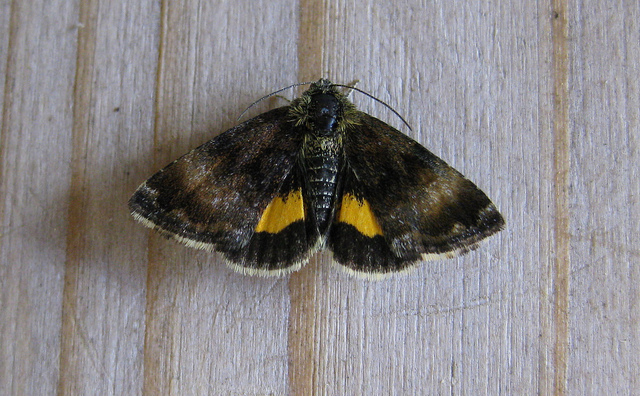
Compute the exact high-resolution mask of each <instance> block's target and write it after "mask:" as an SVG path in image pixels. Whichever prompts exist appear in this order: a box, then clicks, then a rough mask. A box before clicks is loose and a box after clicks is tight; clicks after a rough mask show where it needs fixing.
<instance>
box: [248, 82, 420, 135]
mask: <svg viewBox="0 0 640 396" xmlns="http://www.w3.org/2000/svg"><path fill="white" fill-rule="evenodd" d="M308 84H313V81H308V82H301V83H295V84H291V85H289V86H288V87H284V88H280V89H279V90H277V91H274V92H271V93H270V94H268V95H265V96H263V97H261V98H260V99H258V100H256V101H255V102H253V103H251V104H250V105H249V107H247V108H246V109H244V111H243V112H242V113H240V116H239V117H238V119H237V120H236V121H240V119H241V118H242V116H243V115H245V114H246V112H247V111H249V109H251V108H252V107H253V106H255V105H257V104H258V103H260V102H262V101H263V100H265V99H268V98H270V97H272V96H273V95H277V94H279V93H280V92H282V91H286V90H287V89H291V88H295V87H299V86H300V85H308ZM392 110H393V109H392ZM409 129H411V128H409Z"/></svg>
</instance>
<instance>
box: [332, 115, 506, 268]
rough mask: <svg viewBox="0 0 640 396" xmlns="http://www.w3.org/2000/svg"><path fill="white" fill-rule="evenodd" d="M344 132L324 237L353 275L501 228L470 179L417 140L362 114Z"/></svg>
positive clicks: (456, 250) (454, 248) (439, 253)
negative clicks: (336, 193)
mask: <svg viewBox="0 0 640 396" xmlns="http://www.w3.org/2000/svg"><path fill="white" fill-rule="evenodd" d="M359 114H360V117H359V121H358V123H357V124H356V125H354V126H353V127H352V128H353V129H352V130H350V131H348V132H347V133H346V136H345V144H344V147H345V152H346V166H345V174H344V176H343V177H344V179H343V188H342V197H341V199H340V200H339V201H340V202H339V207H338V211H337V213H336V216H335V220H334V224H333V225H332V228H331V232H330V235H329V239H328V244H329V247H330V248H331V250H332V251H333V254H334V258H335V260H336V261H337V262H338V263H340V264H342V265H344V266H346V267H347V268H348V269H350V270H352V271H355V272H366V273H387V272H392V271H399V270H402V269H405V268H407V267H409V266H411V265H412V264H413V263H415V262H417V261H419V260H430V259H436V258H440V257H453V256H455V255H457V254H460V253H464V252H467V251H468V250H470V249H473V248H475V246H476V244H477V243H478V242H479V241H480V240H482V239H484V238H486V237H488V236H490V235H492V234H494V233H496V232H498V231H499V230H501V229H502V228H503V227H504V220H503V218H502V216H501V215H500V213H499V212H498V210H497V209H496V207H495V206H494V205H493V203H492V202H491V201H490V200H489V198H487V196H486V195H485V194H484V193H483V192H482V191H480V189H478V187H476V186H475V185H474V184H473V183H472V182H471V181H469V180H468V179H466V178H465V177H464V176H463V175H462V174H460V173H459V172H458V171H456V170H455V169H453V168H452V167H450V166H449V165H447V164H446V163H445V162H444V161H442V160H441V159H440V158H438V157H436V156H435V155H434V154H432V153H431V152H429V151H428V150H427V149H425V148H424V147H423V146H422V145H420V144H419V143H418V142H416V141H414V140H413V139H411V138H409V137H407V136H406V135H404V134H402V133H400V132H399V131H397V130H396V129H394V128H393V127H391V126H389V125H387V124H385V123H384V122H382V121H380V120H378V119H376V118H374V117H372V116H369V115H367V114H365V113H359Z"/></svg>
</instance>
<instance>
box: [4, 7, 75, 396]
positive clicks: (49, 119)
mask: <svg viewBox="0 0 640 396" xmlns="http://www.w3.org/2000/svg"><path fill="white" fill-rule="evenodd" d="M76 11H77V4H76V3H75V2H73V1H29V2H13V3H11V4H9V3H8V2H2V5H1V6H0V13H1V14H2V16H1V17H0V21H1V22H0V23H1V26H0V35H1V36H2V39H1V40H2V44H0V63H1V64H2V66H0V71H2V79H1V80H0V81H2V85H1V88H2V99H1V100H2V106H3V107H2V120H1V127H0V389H2V390H1V391H0V393H3V394H14V395H36V394H53V393H55V391H56V388H57V386H58V381H59V378H60V376H59V357H60V324H61V306H62V291H63V282H62V281H63V277H64V263H65V246H66V243H65V242H66V241H65V239H66V238H65V235H66V232H67V224H68V220H67V213H68V205H69V202H68V196H69V182H70V177H71V172H70V168H69V161H70V158H71V125H72V113H71V111H70V109H71V107H72V104H73V100H72V93H73V79H74V72H75V52H76V47H75V44H76V37H77V26H76V19H75V13H76Z"/></svg>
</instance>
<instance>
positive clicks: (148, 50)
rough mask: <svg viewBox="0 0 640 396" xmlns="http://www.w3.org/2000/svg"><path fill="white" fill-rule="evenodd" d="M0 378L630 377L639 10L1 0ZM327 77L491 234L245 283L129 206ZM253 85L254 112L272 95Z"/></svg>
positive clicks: (120, 381) (414, 390)
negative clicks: (413, 261) (217, 141)
mask: <svg viewBox="0 0 640 396" xmlns="http://www.w3.org/2000/svg"><path fill="white" fill-rule="evenodd" d="M0 14H1V15H0V36H1V37H2V39H0V40H1V41H0V73H1V75H2V76H3V78H2V80H0V81H1V83H0V84H1V85H0V87H1V88H2V95H1V97H0V105H2V113H1V114H2V120H1V124H0V126H1V127H0V133H1V135H0V144H1V146H0V224H1V228H0V263H1V264H0V389H2V390H3V392H4V393H7V394H16V395H18V394H52V393H54V392H56V391H57V392H58V393H60V394H141V393H145V394H150V395H151V394H153V395H155V394H179V395H183V394H222V395H224V394H242V395H259V394H288V393H290V394H314V393H315V394H327V395H342V394H536V393H537V394H554V393H556V394H576V395H578V394H602V393H605V392H606V393H616V394H633V393H636V392H637V391H636V389H637V388H638V386H639V384H638V379H637V378H638V376H639V375H640V358H639V357H638V356H639V354H638V351H639V350H640V339H639V336H638V334H639V332H640V326H639V321H640V319H639V318H640V304H639V300H640V293H639V288H638V286H637V285H638V284H639V281H640V279H639V278H640V272H639V269H638V263H639V261H640V260H639V256H640V253H639V252H640V250H638V248H637V246H638V245H639V244H640V237H639V235H640V226H639V225H638V224H640V218H639V217H640V215H639V214H638V213H640V204H639V197H640V181H639V180H638V171H637V163H638V160H639V157H640V152H639V149H638V143H639V142H638V132H639V130H638V129H639V125H638V122H639V121H638V120H639V119H640V114H639V113H640V99H639V93H640V89H639V86H638V85H639V82H638V77H637V76H638V75H639V71H640V48H638V47H639V46H640V29H638V26H639V25H638V20H639V19H640V5H639V4H638V3H637V2H626V3H623V4H616V5H615V6H612V5H611V4H609V2H607V1H606V0H597V1H592V2H588V3H579V2H571V1H569V0H550V1H548V2H543V3H540V2H538V3H536V2H509V1H500V0H491V1H486V2H469V1H462V0H455V1H444V0H436V1H432V2H417V1H412V0H401V1H396V2H384V1H380V0H370V1H365V2H362V1H359V2H352V1H344V0H333V1H323V2H313V1H302V2H295V1H293V0H290V1H289V0H287V1H279V2H274V1H266V0H260V1H248V0H239V1H234V2H203V1H193V0H178V1H164V2H155V1H150V0H144V1H137V2H125V1H110V2H101V1H95V0H88V1H82V2H61V1H53V2H41V1H27V2H25V1H14V2H11V3H9V2H8V1H3V2H0ZM321 76H325V77H328V78H330V79H332V80H333V81H336V82H341V83H350V82H352V81H354V80H359V81H360V83H359V85H358V87H359V88H361V89H364V90H366V91H368V92H370V93H372V94H373V95H375V96H377V97H379V98H380V99H382V100H384V101H386V102H388V103H389V104H390V105H392V106H393V107H394V108H396V110H398V111H399V112H400V113H401V114H402V115H403V116H404V117H405V118H406V119H407V121H408V122H409V123H410V124H411V125H412V127H413V131H409V130H407V129H406V128H404V127H403V126H402V124H401V122H400V121H399V120H398V119H397V118H395V117H394V116H393V115H392V114H390V112H388V111H387V110H385V109H384V108H382V106H380V105H378V104H376V103H375V102H373V101H371V100H370V99H368V98H366V97H364V96H362V95H357V94H352V95H351V98H352V99H353V101H354V102H355V103H356V104H357V105H358V106H359V107H360V108H361V109H363V110H364V111H367V112H369V113H371V114H374V115H376V116H379V117H380V118H382V119H384V120H387V121H388V122H389V123H390V124H392V125H395V126H397V127H398V128H400V129H401V130H403V131H404V132H406V133H407V134H408V135H410V136H412V137H414V138H416V139H417V140H418V141H420V142H421V143H423V144H424V145H425V146H426V147H428V148H429V149H430V150H432V151H433V152H434V153H435V154H437V155H439V156H440V157H442V158H443V159H444V160H446V161H447V162H449V163H450V164H451V165H452V166H454V167H456V168H457V169H458V170H460V171H461V172H463V173H464V174H465V175H466V176H468V177H469V178H470V179H471V180H473V181H474V182H476V183H477V184H478V185H479V186H480V187H481V188H482V189H483V190H484V191H485V192H487V194H488V195H489V196H490V197H491V198H492V199H493V200H494V202H495V203H496V205H497V206H498V207H499V208H500V209H501V210H502V212H503V213H504V215H505V218H506V219H507V229H506V230H505V231H504V232H502V233H501V234H499V235H498V236H496V237H494V238H492V239H490V240H489V241H487V242H486V243H484V244H483V245H481V247H480V249H479V250H477V251H475V252H472V253H470V254H469V255H467V256H464V257H462V258H458V259H453V260H444V261H438V262H430V263H423V264H421V265H420V266H418V268H417V269H416V270H414V271H413V272H410V273H408V274H402V275H398V276H393V277H391V278H389V279H387V280H383V281H368V280H363V279H358V278H353V277H350V276H349V275H347V274H345V273H344V272H342V271H341V270H340V269H339V268H338V267H337V266H335V265H332V264H331V259H330V255H329V254H327V253H321V254H318V255H317V256H316V257H314V258H313V259H312V260H311V262H310V263H309V264H308V265H307V266H306V267H305V268H303V269H302V270H301V271H300V272H299V273H297V274H294V275H292V276H290V277H285V278H279V279H278V278H276V279H273V278H269V279H265V278H259V277H257V278H256V277H246V276H242V275H240V274H237V273H235V272H233V271H231V270H230V269H228V268H227V267H226V266H225V265H224V263H223V260H222V259H221V258H220V256H219V255H217V254H209V253H204V252H197V251H193V250H191V249H188V248H184V247H183V246H181V245H179V244H177V243H174V242H172V241H168V240H165V239H164V238H161V237H158V236H157V235H156V234H154V233H152V232H149V231H147V230H146V229H144V228H142V227H141V226H139V225H138V224H136V223H134V222H133V221H132V219H131V218H130V216H129V215H128V212H127V208H126V200H127V199H128V197H129V195H130V194H131V193H132V192H133V190H134V189H135V188H136V186H137V185H138V184H139V183H141V182H142V181H143V180H144V179H145V178H146V177H148V176H149V175H151V174H152V173H153V172H154V171H156V170H157V169H159V168H160V167H162V166H163V165H165V164H166V163H168V162H169V161H171V160H173V159H175V158H177V157H178V156H180V155H181V154H183V153H185V152H186V151H187V150H189V149H191V148H194V147H196V146H197V145H199V144H200V143H203V142H205V141H207V140H208V139H210V138H212V137H213V136H216V135H217V134H219V133H220V132H222V131H224V130H225V129H227V128H229V127H231V126H233V125H234V124H235V123H236V120H235V118H236V117H237V116H238V115H239V114H240V112H241V111H242V110H243V109H244V107H245V106H246V105H247V104H249V103H251V102H252V101H253V100H254V99H256V98H257V97H260V96H261V95H263V94H265V93H268V92H270V91H272V90H275V89H277V88H280V87H283V86H286V85H288V84H290V83H292V82H295V81H299V80H313V79H316V78H318V77H321ZM278 100H279V99H273V100H267V101H265V102H263V103H261V104H259V105H258V106H256V108H254V109H252V110H251V111H250V115H249V116H252V115H255V114H257V113H259V112H261V111H264V110H265V109H267V108H270V107H274V106H276V105H278Z"/></svg>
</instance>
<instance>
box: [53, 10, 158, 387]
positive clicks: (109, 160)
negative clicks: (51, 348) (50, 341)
mask: <svg viewBox="0 0 640 396" xmlns="http://www.w3.org/2000/svg"><path fill="white" fill-rule="evenodd" d="M125 4H126V6H125ZM77 11H78V16H77V18H78V22H79V26H80V30H79V32H78V42H77V45H78V46H77V51H78V52H77V64H76V67H77V70H76V76H75V81H74V90H75V91H74V98H73V99H74V107H73V109H72V110H73V121H74V122H73V130H72V132H73V141H72V149H73V157H72V162H71V167H72V172H73V174H72V180H71V183H70V185H69V186H68V188H69V189H70V201H69V205H70V211H69V219H68V223H69V232H68V240H67V262H66V267H65V270H66V273H65V278H64V281H65V283H64V287H65V288H64V301H63V307H62V309H63V311H62V312H63V325H62V337H61V339H62V348H61V353H60V379H59V387H58V392H59V393H60V394H65V395H67V394H68V395H76V394H136V393H140V391H141V389H142V378H143V356H144V355H143V348H142V345H143V341H144V334H145V333H144V330H145V327H144V318H145V316H144V313H145V280H146V271H145V270H146V268H145V259H146V254H145V251H144V250H143V249H141V248H140V247H141V246H143V239H144V235H142V234H140V233H139V232H138V229H137V227H136V226H135V224H132V223H131V221H130V220H129V216H128V214H127V210H126V201H127V199H128V196H129V195H130V191H131V190H132V189H134V188H135V186H136V185H137V183H138V180H137V177H136V176H137V175H138V174H139V172H140V169H141V168H142V166H143V165H144V161H140V158H139V148H140V145H141V142H142V141H144V139H145V137H146V136H149V135H151V134H152V133H153V122H154V117H153V115H154V101H155V80H156V61H157V58H158V54H157V50H158V34H159V14H160V9H159V7H158V4H157V2H155V1H137V2H135V3H124V2H122V3H120V2H100V1H92V0H89V1H83V2H81V3H80V4H79V9H78V10H77ZM69 110H71V109H69Z"/></svg>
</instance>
